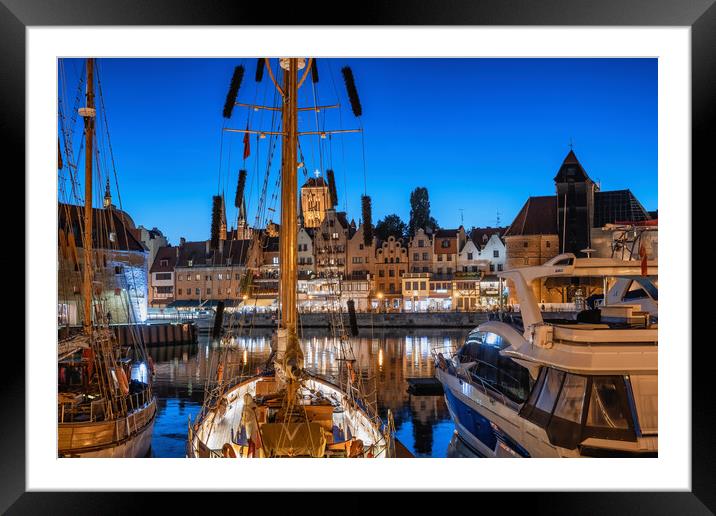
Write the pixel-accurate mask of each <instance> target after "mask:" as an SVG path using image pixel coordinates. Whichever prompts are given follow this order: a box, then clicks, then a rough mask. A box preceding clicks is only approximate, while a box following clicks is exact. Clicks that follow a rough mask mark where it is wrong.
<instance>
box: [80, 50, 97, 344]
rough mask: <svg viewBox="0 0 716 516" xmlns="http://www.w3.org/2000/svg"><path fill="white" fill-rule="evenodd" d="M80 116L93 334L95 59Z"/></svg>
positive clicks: (86, 296)
mask: <svg viewBox="0 0 716 516" xmlns="http://www.w3.org/2000/svg"><path fill="white" fill-rule="evenodd" d="M79 111H80V115H82V117H83V118H84V124H85V212H84V223H85V224H84V225H85V227H84V235H85V241H84V242H83V244H82V247H83V249H84V271H83V272H84V274H83V281H82V294H83V301H84V321H83V323H84V331H85V333H86V334H87V335H90V334H91V333H92V269H93V266H92V264H93V260H92V158H93V143H94V117H95V107H94V59H92V58H88V59H87V106H86V107H84V108H81V109H80V110H79Z"/></svg>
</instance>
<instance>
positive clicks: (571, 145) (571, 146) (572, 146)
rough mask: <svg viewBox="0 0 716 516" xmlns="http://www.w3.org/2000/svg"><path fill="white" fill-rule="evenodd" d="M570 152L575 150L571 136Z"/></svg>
mask: <svg viewBox="0 0 716 516" xmlns="http://www.w3.org/2000/svg"><path fill="white" fill-rule="evenodd" d="M569 150H574V142H573V141H572V137H571V136H570V137H569Z"/></svg>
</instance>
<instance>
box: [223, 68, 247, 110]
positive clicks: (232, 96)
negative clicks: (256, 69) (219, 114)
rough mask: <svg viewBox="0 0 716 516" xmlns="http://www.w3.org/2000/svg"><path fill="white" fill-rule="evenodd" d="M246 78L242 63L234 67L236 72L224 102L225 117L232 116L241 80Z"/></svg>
mask: <svg viewBox="0 0 716 516" xmlns="http://www.w3.org/2000/svg"><path fill="white" fill-rule="evenodd" d="M243 80H244V67H243V66H242V65H239V66H237V67H236V68H234V74H233V75H232V76H231V84H229V91H228V92H227V93H226V102H224V112H223V115H224V118H231V113H233V111H234V104H235V103H236V97H238V95H239V88H241V82H242V81H243Z"/></svg>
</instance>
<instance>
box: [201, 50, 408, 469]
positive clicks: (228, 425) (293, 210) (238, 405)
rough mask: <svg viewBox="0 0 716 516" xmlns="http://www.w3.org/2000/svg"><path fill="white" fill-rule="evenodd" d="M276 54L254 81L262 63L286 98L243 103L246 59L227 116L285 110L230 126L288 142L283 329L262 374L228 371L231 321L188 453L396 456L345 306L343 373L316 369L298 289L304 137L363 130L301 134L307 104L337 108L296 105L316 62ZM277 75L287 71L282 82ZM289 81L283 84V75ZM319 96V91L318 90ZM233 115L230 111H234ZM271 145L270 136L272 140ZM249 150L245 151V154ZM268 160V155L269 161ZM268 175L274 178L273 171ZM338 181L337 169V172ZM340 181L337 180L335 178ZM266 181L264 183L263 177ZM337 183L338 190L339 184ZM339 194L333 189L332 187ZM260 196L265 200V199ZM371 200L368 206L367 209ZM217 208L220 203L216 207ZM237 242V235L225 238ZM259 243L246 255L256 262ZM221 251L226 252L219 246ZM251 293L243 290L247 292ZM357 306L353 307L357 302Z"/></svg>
mask: <svg viewBox="0 0 716 516" xmlns="http://www.w3.org/2000/svg"><path fill="white" fill-rule="evenodd" d="M274 64H275V66H276V72H274V71H273V69H272V67H273V66H274V65H272V62H271V61H270V60H269V59H268V58H265V59H264V58H259V59H258V60H257V71H256V81H257V82H260V81H261V78H262V76H263V71H264V70H267V71H268V75H269V77H270V79H271V82H272V83H273V86H274V87H275V92H274V94H275V95H276V93H277V94H278V95H277V96H275V98H278V100H279V102H280V106H259V105H255V104H246V103H239V102H236V99H237V94H238V89H239V87H240V84H241V80H242V78H243V74H244V69H243V66H238V67H236V69H235V73H234V76H233V78H232V81H231V87H230V89H229V94H228V96H227V101H226V105H225V108H224V117H225V118H227V119H228V118H230V116H231V112H232V109H233V106H234V105H237V106H244V107H248V108H250V110H254V111H258V110H268V111H270V112H272V113H274V114H275V113H277V112H280V115H281V116H280V120H276V126H277V127H272V129H278V130H272V131H263V130H258V129H256V130H255V129H250V128H249V125H248V122H247V128H246V129H245V130H242V129H228V128H225V129H224V130H225V131H232V132H239V133H244V142H245V144H246V143H247V141H248V138H249V135H256V136H257V141H258V138H264V137H266V136H271V137H272V138H273V137H276V136H279V137H280V141H281V173H280V208H281V214H280V216H281V219H280V226H279V228H280V229H279V233H280V239H279V263H280V280H279V300H280V303H279V317H278V320H277V328H276V331H275V333H274V335H273V338H272V346H271V347H272V353H271V356H270V357H269V359H268V361H267V363H266V364H264V367H263V368H259V369H258V370H257V371H256V373H255V374H249V375H242V374H239V375H230V374H229V368H230V367H231V365H232V364H231V360H230V359H229V358H228V357H230V356H231V352H230V351H231V350H230V349H229V348H230V346H229V343H230V342H231V340H232V335H231V333H232V329H231V328H233V325H231V324H229V333H228V334H226V335H224V337H223V338H222V343H223V344H225V353H224V354H223V357H224V358H223V359H222V360H221V361H220V362H219V363H218V364H217V367H216V370H215V372H214V373H213V382H212V383H211V384H209V385H207V389H206V394H205V401H204V405H203V407H202V410H201V412H200V413H199V414H198V415H197V417H196V418H195V420H194V421H191V420H190V421H189V430H188V440H187V456H188V457H225V458H265V457H267V458H270V457H314V458H324V457H326V458H328V457H348V458H358V457H381V458H383V457H392V456H394V455H395V443H394V439H393V425H391V423H390V421H391V418H390V414H389V415H388V423H387V424H383V423H382V421H381V418H380V417H378V414H377V411H376V409H375V406H374V405H373V404H371V403H369V402H368V401H367V399H368V396H367V395H366V392H365V389H364V386H363V383H362V381H361V377H360V375H359V374H357V372H356V371H355V370H354V368H353V364H354V362H355V357H354V356H353V355H352V349H351V347H350V343H349V340H348V335H347V332H346V331H345V328H344V327H343V326H342V323H341V321H342V320H343V317H342V314H339V315H338V317H336V321H338V323H337V324H333V325H332V327H333V328H334V330H335V333H334V335H333V340H334V342H335V344H336V346H337V348H338V350H339V359H338V363H339V364H340V371H339V375H338V379H337V380H336V379H333V378H328V377H326V376H325V375H321V374H318V373H317V372H315V371H310V370H308V369H307V368H305V367H304V354H303V350H302V348H301V345H300V341H299V338H300V316H299V313H298V310H297V287H298V254H297V239H298V229H299V227H298V217H299V215H298V200H297V191H298V183H297V172H298V170H299V169H300V168H302V167H304V165H303V159H299V157H301V156H300V154H301V150H300V147H299V138H298V137H299V135H310V134H314V135H318V136H320V137H321V138H322V139H324V138H326V136H330V135H331V134H333V133H343V132H357V131H359V130H351V129H345V130H343V129H341V130H336V131H327V130H325V128H323V129H318V128H317V130H316V131H304V132H299V130H298V121H299V116H298V115H299V111H309V112H311V111H312V112H314V113H315V114H316V119H317V117H318V113H319V112H321V111H322V110H325V109H328V108H331V107H337V106H320V105H318V104H317V102H315V103H314V105H313V106H308V107H299V106H298V91H299V88H300V87H301V85H302V84H303V83H304V81H305V80H306V78H307V77H308V75H309V73H310V74H311V77H312V82H313V84H314V86H315V84H316V82H317V65H316V60H315V59H312V58H295V57H292V58H280V59H279V60H278V61H277V62H275V63H274ZM342 71H343V76H344V80H345V82H346V87H347V90H348V96H349V99H350V102H351V107H352V110H353V113H354V114H355V115H356V116H357V117H359V116H360V114H361V107H360V103H359V100H358V96H357V92H356V89H355V83H354V80H353V75H352V71H351V70H350V68H348V67H346V68H344V69H343V70H342ZM279 74H282V80H281V77H280V75H279ZM277 77H279V80H281V82H280V83H279V80H277ZM313 98H314V100H315V99H316V96H315V93H314V96H313ZM227 115H228V116H227ZM269 145H271V142H269ZM245 158H246V152H245V154H244V159H245ZM269 161H270V160H269ZM245 174H246V173H245V171H243V170H242V171H241V173H240V174H239V179H238V187H237V196H236V199H237V201H236V207H237V208H239V207H241V208H243V204H242V203H243V200H242V199H243V184H244V183H245V181H246V175H245ZM266 177H268V176H266ZM329 179H332V177H329ZM331 182H332V183H333V181H331ZM265 184H266V182H264V185H265ZM331 189H332V190H333V189H334V187H333V188H331ZM332 196H333V199H334V200H335V193H332ZM214 199H215V203H214V207H215V210H214V214H215V215H216V214H217V213H219V212H220V208H221V206H222V205H223V197H222V196H218V197H215V198H214ZM261 202H262V201H261ZM362 204H363V208H364V213H363V222H364V224H365V225H366V227H367V228H372V226H371V221H370V212H369V208H370V198H369V197H367V195H364V196H363V198H362ZM366 207H367V210H366ZM217 208H218V209H217ZM218 226H219V221H218V215H216V216H215V217H214V221H213V224H212V240H213V241H214V243H213V244H212V245H214V247H216V248H217V249H218V247H219V245H220V244H219V243H218V242H216V240H217V239H218V238H217V236H216V230H215V228H216V227H218ZM370 231H371V230H370V229H368V231H366V238H367V239H371V240H372V233H371V232H370ZM223 245H224V247H226V246H227V245H238V244H236V243H232V242H226V243H224V244H223ZM260 245H262V239H261V236H260V235H258V234H254V237H253V240H252V241H251V246H252V248H255V247H256V246H260ZM252 248H249V249H248V251H247V254H248V256H249V258H248V261H249V262H250V261H251V256H252ZM217 254H220V253H217ZM250 282H251V276H250V275H248V276H245V277H244V280H242V287H243V288H245V287H246V285H247V284H249V283H250ZM244 299H245V297H244ZM351 307H352V304H351V303H350V302H349V303H348V310H349V315H350V316H351V318H352V319H351V320H352V326H351V328H352V331H353V330H355V332H354V333H357V327H355V324H354V322H355V314H354V312H351V309H352V308H351ZM353 310H354V307H353ZM222 314H223V305H220V306H219V307H217V316H216V317H217V321H216V322H215V325H214V329H215V332H214V333H215V334H217V333H219V332H220V331H221V327H222V323H221V317H222Z"/></svg>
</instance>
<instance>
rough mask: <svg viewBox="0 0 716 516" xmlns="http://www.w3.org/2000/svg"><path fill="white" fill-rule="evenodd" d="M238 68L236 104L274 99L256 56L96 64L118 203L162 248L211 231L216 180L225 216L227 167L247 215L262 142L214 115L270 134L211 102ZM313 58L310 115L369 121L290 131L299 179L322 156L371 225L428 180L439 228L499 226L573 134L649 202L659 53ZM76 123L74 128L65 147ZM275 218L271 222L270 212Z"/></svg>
mask: <svg viewBox="0 0 716 516" xmlns="http://www.w3.org/2000/svg"><path fill="white" fill-rule="evenodd" d="M238 64H244V66H245V67H246V74H245V77H244V81H243V84H242V87H241V90H240V92H239V98H238V100H239V102H246V103H254V102H255V103H259V104H267V105H268V104H273V102H274V93H273V90H272V88H273V86H272V85H271V83H270V80H269V77H268V74H267V73H265V74H264V79H263V82H262V83H260V84H257V83H255V82H254V73H255V65H256V60H255V59H102V60H99V61H98V67H99V77H100V79H101V81H102V90H103V93H104V101H105V104H106V107H107V117H108V123H109V129H110V136H111V142H112V147H113V150H114V157H115V162H116V167H117V173H118V176H119V186H120V191H121V197H122V205H123V208H124V209H125V210H126V211H128V212H129V214H130V215H131V216H132V217H133V218H134V220H135V222H136V223H137V224H138V225H139V224H141V225H144V226H145V227H149V228H151V227H154V226H156V227H158V228H159V229H161V230H162V231H163V232H164V234H165V235H167V237H168V238H169V240H170V242H171V243H173V244H176V243H178V240H179V237H181V236H183V237H186V238H187V239H188V240H203V239H207V238H209V232H210V218H211V196H212V195H215V194H216V193H217V191H218V190H224V191H225V192H226V198H227V207H228V208H229V212H228V218H229V224H231V220H233V219H234V218H235V216H236V210H235V208H234V207H233V198H234V191H235V188H236V176H237V173H238V169H239V168H246V169H247V170H248V171H249V176H248V177H249V179H248V185H247V188H246V192H247V203H248V210H249V219H250V221H253V220H254V217H255V215H256V206H257V204H258V198H259V191H260V188H261V185H262V184H263V181H264V175H265V172H266V163H267V161H266V156H267V153H268V150H269V149H268V142H269V139H268V138H267V139H265V140H259V141H258V143H257V140H256V139H255V137H252V139H251V155H250V157H249V158H248V160H246V163H245V164H244V162H243V160H242V152H243V143H242V140H243V135H241V134H237V133H223V138H222V127H223V126H224V125H225V126H226V127H235V128H245V127H246V126H247V123H248V125H249V126H250V127H251V128H261V129H264V130H270V125H271V124H270V117H271V112H268V111H261V112H258V113H254V112H251V117H250V119H249V114H250V112H249V110H247V109H246V108H241V107H236V108H235V109H234V113H233V116H232V118H231V120H229V121H228V122H226V124H224V119H223V118H222V116H221V111H222V108H223V104H224V99H225V96H226V91H227V89H228V86H229V81H230V78H231V74H232V72H233V68H234V66H236V65H238ZM346 65H348V66H351V68H352V69H353V73H354V75H355V78H356V84H357V89H358V93H359V96H360V100H361V104H362V107H363V116H362V117H361V119H360V120H358V119H356V118H355V117H354V116H353V114H352V112H351V110H350V105H349V102H348V99H347V95H346V92H345V87H344V85H343V77H342V75H341V73H340V69H341V67H343V66H346ZM318 66H319V76H320V80H319V83H318V84H317V87H316V89H315V95H316V98H317V100H318V104H319V105H320V104H333V103H336V102H338V103H340V104H341V108H340V109H333V110H325V111H323V112H321V113H320V115H319V126H320V127H322V128H326V129H349V128H356V127H359V126H362V127H363V128H364V130H365V132H364V135H363V137H361V135H360V134H343V135H335V136H333V137H332V138H331V139H330V141H329V140H328V139H326V140H320V139H319V138H318V137H315V136H304V137H301V149H302V151H303V158H304V163H305V165H306V168H305V169H302V170H300V171H299V184H302V183H303V180H304V178H305V177H306V174H313V173H314V172H315V171H316V170H322V171H323V170H325V169H326V168H331V167H332V168H333V169H334V170H335V174H336V182H337V185H338V197H339V208H340V209H344V210H346V211H347V212H348V217H349V219H350V218H355V220H356V222H358V219H359V218H360V216H361V214H360V195H361V194H362V193H363V192H364V184H366V185H367V192H368V194H369V195H371V196H372V198H373V221H374V223H375V221H377V220H379V219H380V218H382V217H383V216H385V215H387V214H390V213H397V214H398V215H399V216H400V217H401V218H403V220H404V221H405V222H406V223H407V222H408V218H409V213H410V205H409V196H410V192H411V191H412V190H413V189H414V188H415V187H417V186H425V187H427V188H428V191H429V193H430V202H431V209H432V214H433V216H434V217H435V218H436V219H437V221H438V223H439V224H440V225H441V226H442V227H457V226H458V225H459V224H460V223H461V211H460V210H461V209H462V210H463V212H462V214H463V215H462V216H463V217H464V225H465V226H466V227H470V226H486V225H493V226H494V225H495V222H496V215H497V212H498V210H499V213H500V221H501V223H502V224H503V225H508V224H509V223H510V222H511V221H512V219H513V218H514V216H515V215H516V214H517V212H518V211H519V209H520V208H521V206H522V205H523V203H524V202H525V200H526V199H527V197H528V196H530V195H551V194H553V193H554V183H553V182H552V179H553V177H554V175H555V174H556V172H557V170H558V169H559V166H560V164H561V162H562V160H563V159H564V157H565V155H566V154H567V152H568V151H569V143H570V140H571V141H572V142H573V145H574V151H575V153H576V155H577V157H578V158H579V160H580V161H581V163H582V165H583V166H584V168H585V169H586V171H587V172H588V173H589V174H590V176H591V177H592V179H594V180H595V181H599V182H601V186H602V190H615V189H623V188H630V189H631V190H632V192H634V194H635V195H636V196H637V198H638V199H639V200H640V201H641V202H642V204H643V205H644V207H645V208H646V209H648V210H655V209H657V61H656V59H319V61H318ZM82 67H83V61H81V60H66V61H65V62H64V66H63V67H61V71H63V72H64V73H63V75H64V79H63V77H62V76H61V77H60V91H61V92H62V91H63V86H66V90H67V92H68V93H67V94H66V95H67V97H66V98H67V100H66V101H65V102H66V103H67V104H68V105H69V106H72V104H73V98H74V92H75V90H76V87H77V79H78V77H79V76H80V74H81V73H82V70H83V68H82ZM63 81H64V82H63ZM299 97H300V99H299V100H300V102H301V104H302V105H305V106H311V105H313V104H314V89H313V85H312V83H311V80H310V79H308V80H307V81H306V82H305V83H304V86H303V87H302V88H301V90H300V92H299ZM299 124H300V127H299V129H300V130H315V129H316V116H315V114H314V113H312V112H310V111H304V112H302V113H301V116H300V119H299ZM78 128H79V126H78ZM80 135H81V131H79V130H77V131H76V132H75V137H74V149H75V153H77V152H78V148H79V141H80ZM279 149H280V147H276V152H275V156H274V159H273V164H272V166H271V168H270V176H269V180H268V190H267V197H268V198H269V199H270V198H271V197H272V196H273V195H274V194H275V193H276V180H277V172H278V166H279V163H280V152H279ZM364 156H365V159H364ZM80 165H81V162H80ZM364 173H365V182H364ZM113 190H114V188H113ZM115 203H116V197H115ZM274 204H275V201H270V200H269V205H274ZM273 218H274V220H276V221H278V218H279V215H278V210H277V212H276V214H275V215H274V217H273Z"/></svg>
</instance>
